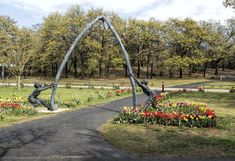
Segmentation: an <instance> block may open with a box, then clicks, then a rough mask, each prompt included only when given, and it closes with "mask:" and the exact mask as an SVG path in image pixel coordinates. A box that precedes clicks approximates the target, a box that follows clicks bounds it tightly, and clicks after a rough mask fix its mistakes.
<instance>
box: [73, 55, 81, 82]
mask: <svg viewBox="0 0 235 161" xmlns="http://www.w3.org/2000/svg"><path fill="white" fill-rule="evenodd" d="M81 61H82V60H81ZM81 66H82V65H81ZM73 68H74V77H75V78H77V77H78V71H77V56H74V60H73ZM81 73H83V70H82V67H81Z"/></svg>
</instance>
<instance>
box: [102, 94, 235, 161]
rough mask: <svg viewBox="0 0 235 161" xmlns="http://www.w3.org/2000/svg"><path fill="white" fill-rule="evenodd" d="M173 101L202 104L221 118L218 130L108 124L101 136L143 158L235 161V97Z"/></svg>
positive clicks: (189, 97) (200, 96)
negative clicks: (164, 157)
mask: <svg viewBox="0 0 235 161" xmlns="http://www.w3.org/2000/svg"><path fill="white" fill-rule="evenodd" d="M170 101H172V102H179V101H200V102H204V103H207V104H208V105H209V107H210V108H212V109H214V110H215V112H216V114H217V127H216V128H189V127H177V126H160V125H151V126H146V125H133V124H132V125H130V124H113V123H111V122H108V123H105V124H104V125H103V126H102V127H101V129H100V130H101V133H102V135H103V136H104V137H105V139H106V140H107V141H108V142H110V143H111V144H113V145H114V146H116V147H118V148H120V149H123V150H125V151H127V152H130V153H135V154H140V155H161V156H173V157H182V156H183V157H198V158H203V157H206V158H208V157H225V158H230V157H231V158H235V94H234V93H199V92H197V93H196V92H195V93H183V94H181V95H178V96H175V97H174V98H173V99H171V100H170Z"/></svg>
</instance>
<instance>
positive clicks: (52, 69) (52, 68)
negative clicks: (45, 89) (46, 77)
mask: <svg viewBox="0 0 235 161" xmlns="http://www.w3.org/2000/svg"><path fill="white" fill-rule="evenodd" d="M51 76H52V77H54V64H53V63H51Z"/></svg>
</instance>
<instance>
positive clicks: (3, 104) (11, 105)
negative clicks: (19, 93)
mask: <svg viewBox="0 0 235 161" xmlns="http://www.w3.org/2000/svg"><path fill="white" fill-rule="evenodd" d="M0 106H1V107H2V108H15V109H20V108H21V105H20V104H18V103H14V102H13V103H9V102H1V103H0Z"/></svg>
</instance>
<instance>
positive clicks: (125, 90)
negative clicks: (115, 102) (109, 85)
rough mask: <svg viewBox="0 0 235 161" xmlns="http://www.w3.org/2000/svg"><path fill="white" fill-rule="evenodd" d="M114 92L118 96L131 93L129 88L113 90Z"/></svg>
mask: <svg viewBox="0 0 235 161" xmlns="http://www.w3.org/2000/svg"><path fill="white" fill-rule="evenodd" d="M114 93H115V94H116V96H120V95H123V94H127V93H131V90H130V89H129V88H127V89H119V90H115V91H114Z"/></svg>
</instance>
